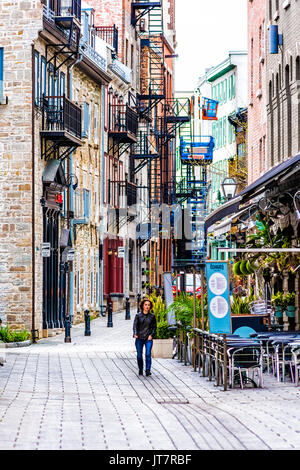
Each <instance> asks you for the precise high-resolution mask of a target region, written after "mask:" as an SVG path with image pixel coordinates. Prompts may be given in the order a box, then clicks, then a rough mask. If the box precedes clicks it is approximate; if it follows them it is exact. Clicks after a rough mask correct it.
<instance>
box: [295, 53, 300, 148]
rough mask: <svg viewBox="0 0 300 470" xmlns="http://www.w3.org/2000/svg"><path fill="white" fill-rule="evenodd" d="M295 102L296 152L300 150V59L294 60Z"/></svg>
mask: <svg viewBox="0 0 300 470" xmlns="http://www.w3.org/2000/svg"><path fill="white" fill-rule="evenodd" d="M296 86H297V90H296V94H297V96H296V101H297V107H298V150H300V57H299V56H298V57H297V59H296Z"/></svg>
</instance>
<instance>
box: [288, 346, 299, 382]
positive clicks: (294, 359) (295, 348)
mask: <svg viewBox="0 0 300 470" xmlns="http://www.w3.org/2000/svg"><path fill="white" fill-rule="evenodd" d="M290 347H291V353H292V365H293V369H294V382H295V385H296V387H298V384H299V376H300V343H290Z"/></svg>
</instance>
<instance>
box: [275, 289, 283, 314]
mask: <svg viewBox="0 0 300 470" xmlns="http://www.w3.org/2000/svg"><path fill="white" fill-rule="evenodd" d="M272 304H273V305H274V307H275V317H277V318H282V317H283V309H284V297H283V292H280V291H279V292H277V294H274V295H272Z"/></svg>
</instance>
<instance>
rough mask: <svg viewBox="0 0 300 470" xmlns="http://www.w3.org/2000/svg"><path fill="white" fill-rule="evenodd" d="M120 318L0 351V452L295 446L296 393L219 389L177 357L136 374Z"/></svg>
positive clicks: (298, 427)
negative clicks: (1, 356) (1, 355)
mask: <svg viewBox="0 0 300 470" xmlns="http://www.w3.org/2000/svg"><path fill="white" fill-rule="evenodd" d="M134 314H135V313H134V312H132V313H131V320H127V321H126V320H125V312H122V313H119V314H114V315H113V325H114V326H113V328H107V327H106V324H107V319H106V318H99V319H97V320H94V321H92V322H91V332H92V335H91V336H90V337H85V336H84V326H83V325H77V326H74V327H72V343H71V344H65V343H64V336H63V335H59V336H56V337H53V338H48V339H43V340H41V341H39V342H38V344H36V345H32V346H30V347H28V348H20V349H16V350H8V352H7V357H6V358H7V362H6V363H5V365H4V367H1V368H0V449H78V450H80V449H116V450H123V449H125V450H126V449H127V450H147V449H150V450H192V449H214V450H216V449H297V448H298V449H299V448H300V406H299V399H300V388H296V387H295V386H294V385H292V384H290V383H286V384H280V383H279V384H278V383H277V382H276V381H275V380H274V379H273V378H269V377H266V380H265V388H264V389H262V390H261V389H247V390H243V391H242V390H239V389H236V390H230V391H228V392H223V391H222V390H221V389H219V388H216V387H214V385H213V383H211V382H208V381H207V380H206V379H204V378H202V377H200V376H199V374H198V373H195V372H193V369H192V367H190V366H183V365H182V364H180V363H178V362H177V361H176V360H171V359H155V360H153V367H152V376H151V377H145V376H142V377H139V376H138V375H137V364H136V354H135V347H134V340H133V338H132V322H133V318H134Z"/></svg>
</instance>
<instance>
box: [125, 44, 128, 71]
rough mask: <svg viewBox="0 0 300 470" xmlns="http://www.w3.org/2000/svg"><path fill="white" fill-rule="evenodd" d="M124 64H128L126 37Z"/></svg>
mask: <svg viewBox="0 0 300 470" xmlns="http://www.w3.org/2000/svg"><path fill="white" fill-rule="evenodd" d="M125 65H128V39H126V49H125Z"/></svg>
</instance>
